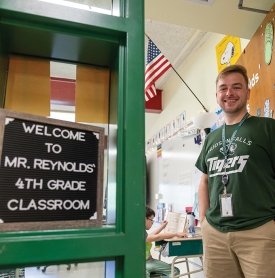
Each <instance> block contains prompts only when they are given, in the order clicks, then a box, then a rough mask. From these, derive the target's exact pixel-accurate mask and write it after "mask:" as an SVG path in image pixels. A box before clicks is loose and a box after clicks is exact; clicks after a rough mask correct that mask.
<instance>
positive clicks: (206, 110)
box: [145, 33, 209, 112]
mask: <svg viewBox="0 0 275 278" xmlns="http://www.w3.org/2000/svg"><path fill="white" fill-rule="evenodd" d="M145 36H146V37H147V38H148V39H149V40H151V41H152V42H153V43H154V41H153V40H152V39H151V38H150V37H149V36H148V35H147V34H146V33H145ZM154 44H155V43H154ZM155 45H156V44H155ZM157 47H158V46H157ZM171 68H172V69H173V71H174V72H175V73H176V75H177V76H178V77H179V78H180V80H181V81H182V82H183V83H184V85H185V86H186V87H187V88H188V90H189V91H190V92H191V94H192V95H193V96H194V97H195V98H196V100H197V101H198V102H199V103H200V105H201V106H202V108H203V109H204V111H205V112H209V111H208V109H206V107H205V106H204V105H203V103H202V102H201V101H200V99H199V98H198V97H197V96H196V94H195V93H194V92H193V91H192V90H191V88H190V87H189V86H188V84H187V83H186V82H185V81H184V79H183V78H182V77H181V76H180V74H179V73H178V72H177V70H176V69H175V68H174V66H173V65H172V64H171Z"/></svg>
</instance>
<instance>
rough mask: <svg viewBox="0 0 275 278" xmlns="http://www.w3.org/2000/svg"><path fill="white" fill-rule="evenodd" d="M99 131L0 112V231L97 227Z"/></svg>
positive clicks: (99, 210)
mask: <svg viewBox="0 0 275 278" xmlns="http://www.w3.org/2000/svg"><path fill="white" fill-rule="evenodd" d="M103 161H104V128H101V127H97V126H91V125H84V124H78V123H72V122H67V121H61V120H55V119H50V118H45V117H40V116H34V115H29V114H24V113H18V112H13V111H9V110H6V109H0V163H1V164H0V190H1V196H0V231H18V230H51V229H64V228H69V229H72V228H80V227H91V226H97V227H98V226H101V225H102V211H103V209H102V204H103V167H104V164H103Z"/></svg>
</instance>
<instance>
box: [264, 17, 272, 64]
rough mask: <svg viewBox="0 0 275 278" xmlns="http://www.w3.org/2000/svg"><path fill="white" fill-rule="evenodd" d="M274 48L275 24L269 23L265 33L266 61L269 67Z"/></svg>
mask: <svg viewBox="0 0 275 278" xmlns="http://www.w3.org/2000/svg"><path fill="white" fill-rule="evenodd" d="M272 48H273V24H272V23H271V22H268V23H267V24H266V26H265V31H264V60H265V63H266V64H267V65H269V64H270V62H271V58H272Z"/></svg>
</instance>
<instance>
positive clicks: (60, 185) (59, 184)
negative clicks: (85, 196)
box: [47, 180, 86, 191]
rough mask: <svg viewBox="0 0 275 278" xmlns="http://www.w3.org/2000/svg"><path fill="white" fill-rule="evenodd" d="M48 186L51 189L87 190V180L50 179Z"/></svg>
mask: <svg viewBox="0 0 275 278" xmlns="http://www.w3.org/2000/svg"><path fill="white" fill-rule="evenodd" d="M47 186H48V188H49V189H50V190H59V189H61V190H67V189H68V190H71V191H86V188H85V186H86V181H63V180H49V181H48V183H47Z"/></svg>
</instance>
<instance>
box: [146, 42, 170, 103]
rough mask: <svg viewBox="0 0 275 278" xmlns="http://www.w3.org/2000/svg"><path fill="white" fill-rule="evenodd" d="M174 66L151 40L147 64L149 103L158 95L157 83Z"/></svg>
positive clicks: (147, 97) (147, 95)
mask: <svg viewBox="0 0 275 278" xmlns="http://www.w3.org/2000/svg"><path fill="white" fill-rule="evenodd" d="M170 67H172V65H171V64H170V62H169V61H168V60H167V59H166V58H165V56H164V55H163V54H162V53H161V52H160V50H159V49H158V48H157V46H156V45H155V44H154V43H153V42H152V41H151V40H150V39H149V41H148V50H147V64H146V69H145V100H146V101H148V100H150V99H151V98H153V97H154V96H156V95H157V90H156V86H155V82H156V81H157V80H158V79H159V78H160V77H161V76H162V75H163V74H164V73H165V72H166V71H167V70H168V69H169V68H170Z"/></svg>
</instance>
